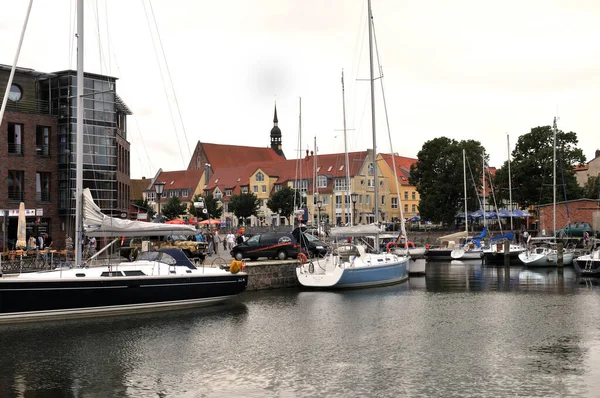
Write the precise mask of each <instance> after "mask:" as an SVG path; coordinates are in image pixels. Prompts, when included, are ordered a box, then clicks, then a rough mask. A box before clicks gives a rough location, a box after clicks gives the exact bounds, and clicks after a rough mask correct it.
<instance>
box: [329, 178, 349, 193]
mask: <svg viewBox="0 0 600 398" xmlns="http://www.w3.org/2000/svg"><path fill="white" fill-rule="evenodd" d="M333 190H334V191H347V190H348V184H347V180H346V178H336V179H335V180H334V181H333Z"/></svg>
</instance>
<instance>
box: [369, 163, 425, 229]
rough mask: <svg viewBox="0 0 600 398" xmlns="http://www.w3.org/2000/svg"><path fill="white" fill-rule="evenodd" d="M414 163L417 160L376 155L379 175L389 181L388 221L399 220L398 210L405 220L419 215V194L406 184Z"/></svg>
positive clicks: (414, 188)
mask: <svg viewBox="0 0 600 398" xmlns="http://www.w3.org/2000/svg"><path fill="white" fill-rule="evenodd" d="M416 161H417V159H413V158H407V157H404V156H398V155H394V156H393V157H392V155H391V154H379V155H377V164H378V165H379V167H380V169H381V173H382V174H383V175H384V176H385V177H386V178H387V179H388V180H389V181H390V184H389V195H390V200H389V206H390V218H389V220H390V221H391V220H392V219H396V220H397V219H400V210H402V215H403V216H404V218H405V219H411V218H412V217H415V216H418V215H419V193H418V192H417V189H416V187H414V186H412V185H410V183H409V182H408V178H409V175H410V166H411V165H412V164H414V163H415V162H416ZM394 164H395V166H396V175H397V177H398V184H397V185H396V183H394V169H393V166H394ZM397 187H398V189H399V190H400V192H399V193H400V201H398V189H397Z"/></svg>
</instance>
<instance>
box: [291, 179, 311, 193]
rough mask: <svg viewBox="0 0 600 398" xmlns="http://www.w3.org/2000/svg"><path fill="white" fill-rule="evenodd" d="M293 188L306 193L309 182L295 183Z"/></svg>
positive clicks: (300, 181)
mask: <svg viewBox="0 0 600 398" xmlns="http://www.w3.org/2000/svg"><path fill="white" fill-rule="evenodd" d="M292 188H296V190H298V191H306V190H307V189H308V180H299V181H293V182H292Z"/></svg>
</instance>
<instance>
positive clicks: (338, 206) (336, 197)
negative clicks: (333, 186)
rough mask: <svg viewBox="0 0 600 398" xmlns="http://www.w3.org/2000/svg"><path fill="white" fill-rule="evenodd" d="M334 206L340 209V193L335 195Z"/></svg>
mask: <svg viewBox="0 0 600 398" xmlns="http://www.w3.org/2000/svg"><path fill="white" fill-rule="evenodd" d="M335 208H336V209H341V208H342V195H336V196H335Z"/></svg>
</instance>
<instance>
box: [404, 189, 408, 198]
mask: <svg viewBox="0 0 600 398" xmlns="http://www.w3.org/2000/svg"><path fill="white" fill-rule="evenodd" d="M404 200H408V191H404Z"/></svg>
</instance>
